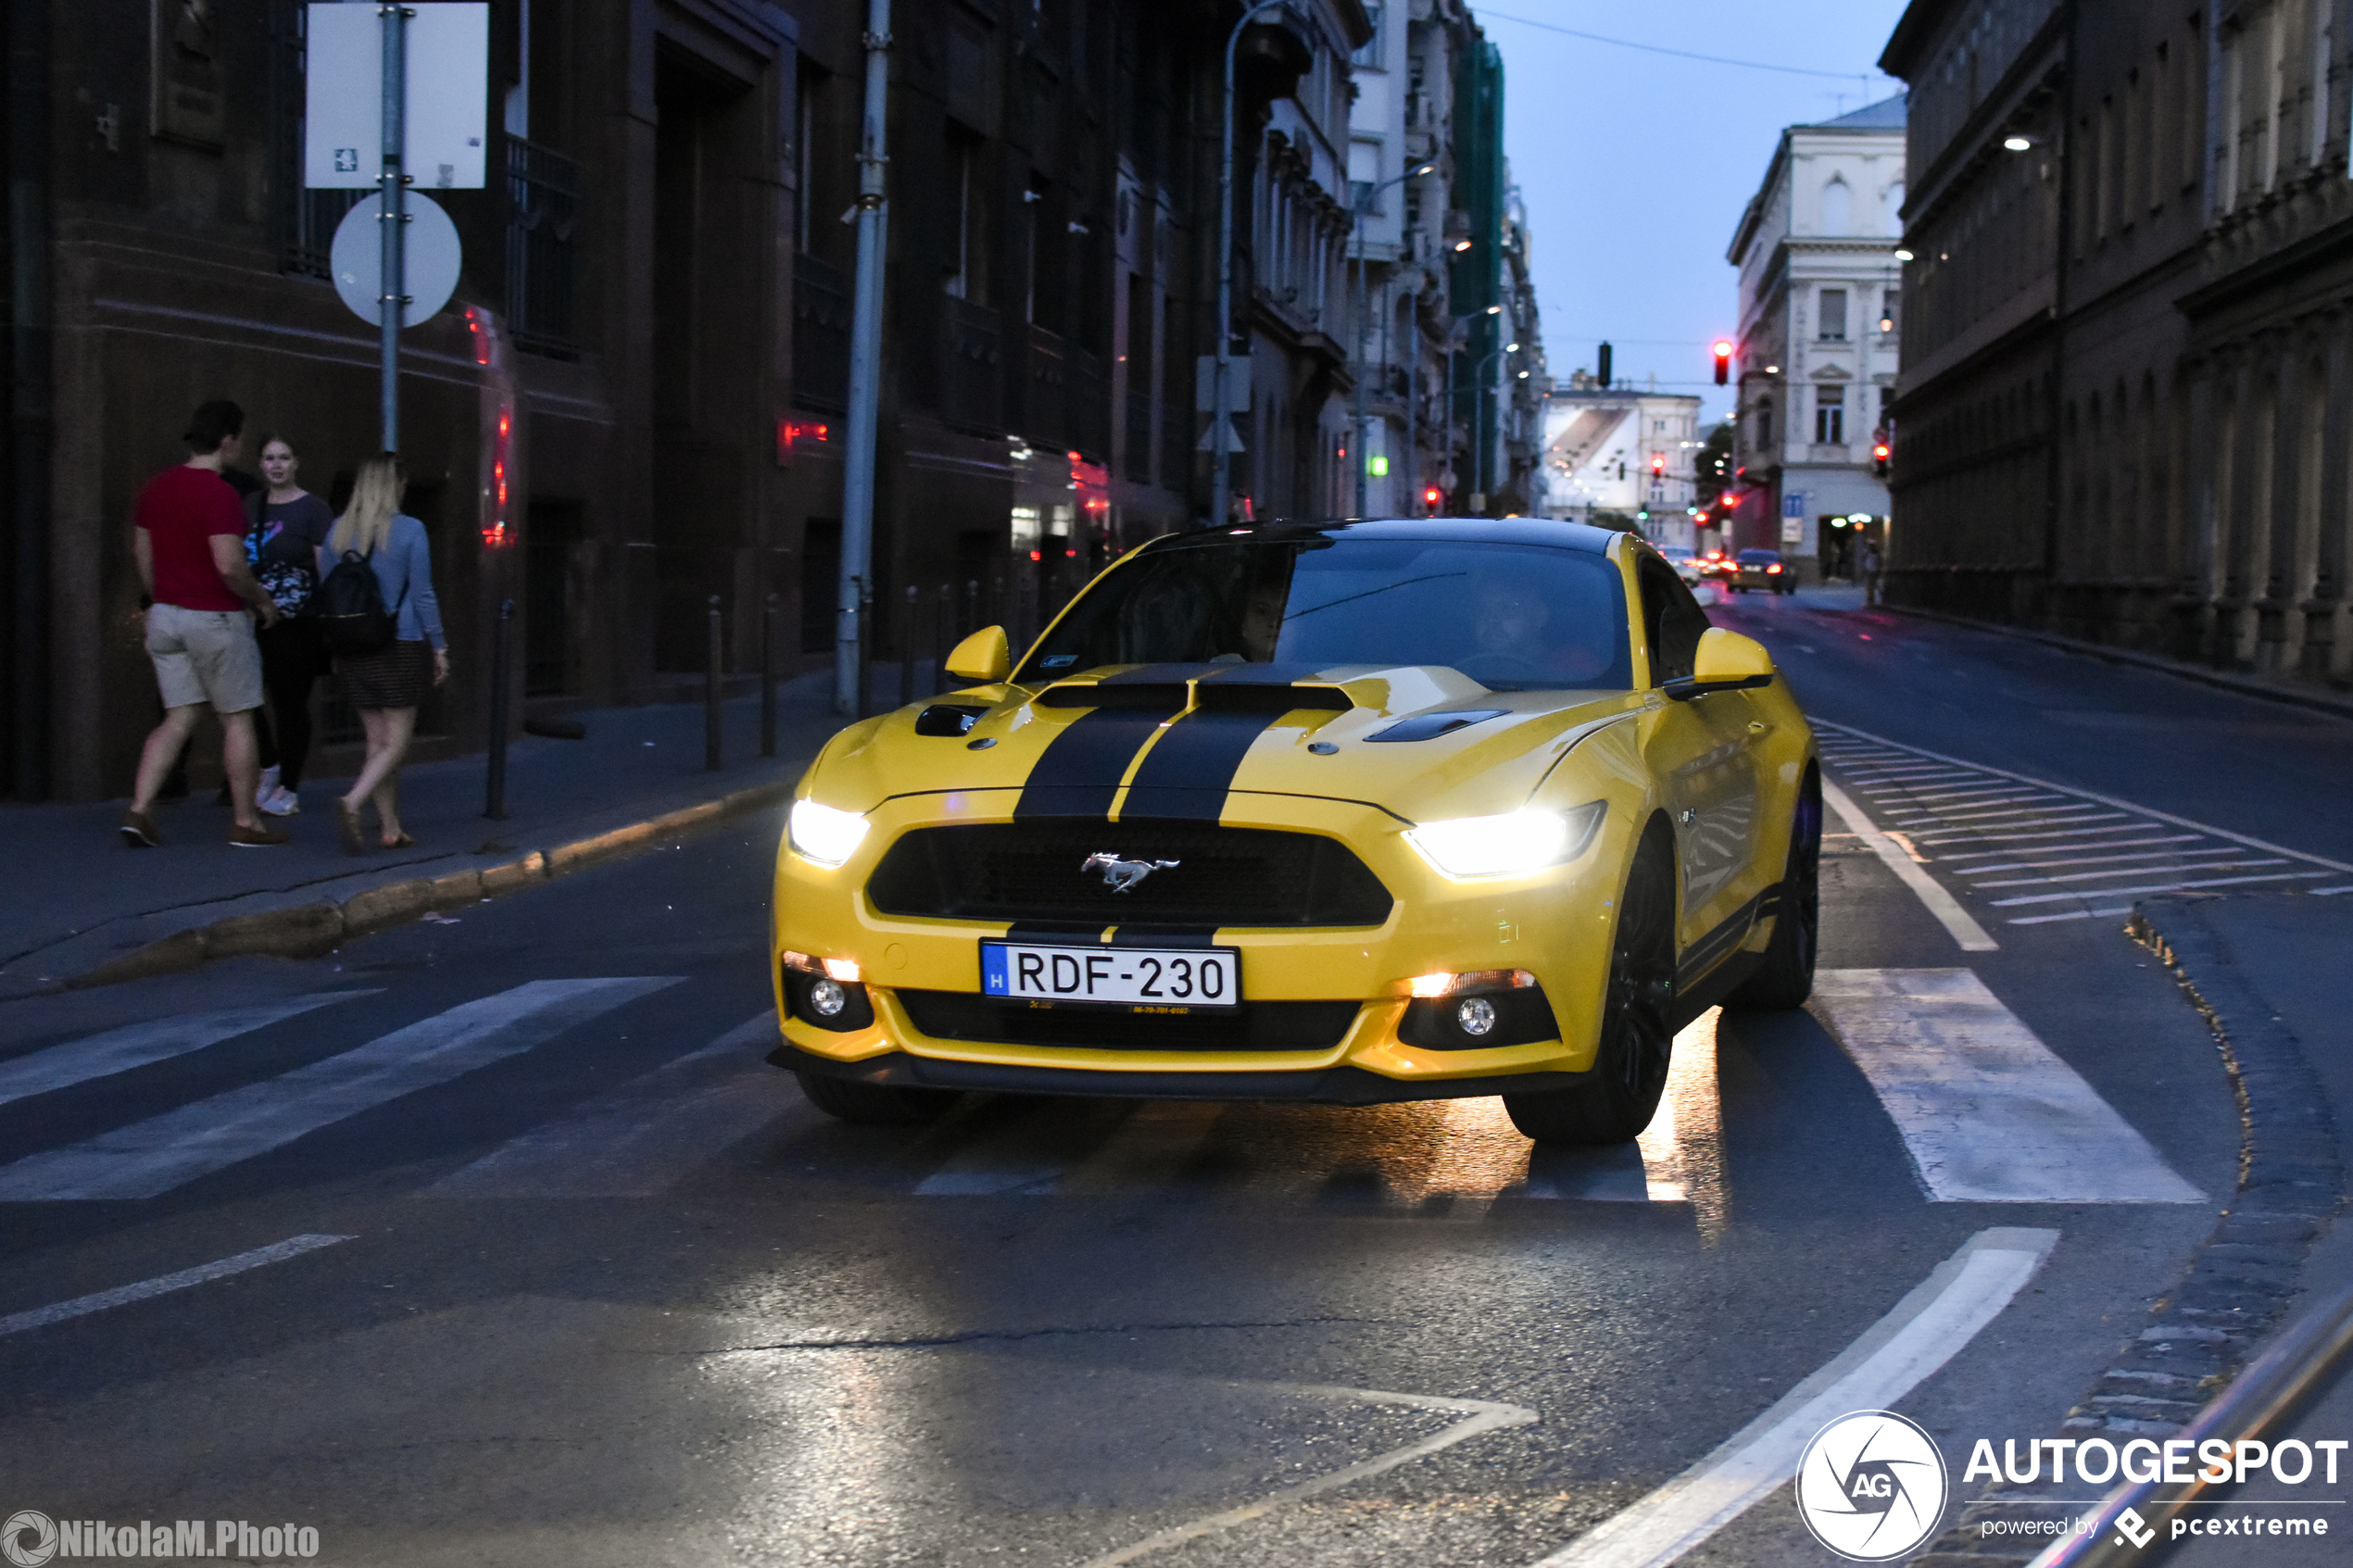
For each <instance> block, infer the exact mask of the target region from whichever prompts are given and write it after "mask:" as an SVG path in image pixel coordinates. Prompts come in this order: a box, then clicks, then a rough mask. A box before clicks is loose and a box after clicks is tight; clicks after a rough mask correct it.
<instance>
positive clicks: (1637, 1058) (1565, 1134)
mask: <svg viewBox="0 0 2353 1568" xmlns="http://www.w3.org/2000/svg"><path fill="white" fill-rule="evenodd" d="M1674 996H1675V851H1674V847H1673V839H1672V837H1671V836H1670V835H1669V834H1667V831H1666V830H1665V829H1664V828H1663V827H1654V828H1653V829H1651V831H1650V832H1648V833H1646V834H1643V835H1642V847H1640V848H1638V849H1637V850H1635V852H1634V864H1633V867H1632V869H1630V870H1629V872H1627V873H1626V894H1625V897H1624V898H1623V899H1622V900H1621V902H1620V904H1619V908H1618V915H1617V931H1616V933H1615V934H1614V935H1612V937H1611V953H1610V966H1609V982H1608V985H1607V987H1606V988H1605V989H1604V992H1603V994H1602V1019H1601V1040H1600V1043H1599V1045H1598V1046H1597V1047H1596V1048H1595V1050H1594V1053H1593V1074H1592V1079H1591V1080H1590V1081H1589V1082H1587V1083H1584V1084H1582V1085H1579V1086H1578V1087H1576V1088H1573V1089H1560V1090H1555V1091H1554V1092H1552V1093H1550V1094H1543V1093H1538V1094H1524V1095H1505V1096H1504V1110H1505V1112H1506V1113H1508V1114H1509V1115H1510V1117H1511V1119H1512V1125H1513V1126H1515V1127H1517V1128H1518V1129H1519V1130H1520V1131H1521V1132H1522V1133H1523V1134H1525V1135H1528V1136H1529V1137H1531V1138H1533V1139H1535V1140H1536V1141H1537V1142H1538V1143H1551V1144H1624V1143H1631V1142H1633V1140H1634V1137H1635V1135H1637V1134H1638V1133H1640V1132H1641V1131H1642V1129H1643V1128H1644V1127H1647V1126H1649V1125H1650V1123H1651V1118H1652V1117H1653V1116H1654V1115H1655V1114H1656V1113H1657V1110H1658V1098H1659V1095H1660V1094H1661V1092H1663V1091H1664V1090H1665V1089H1666V1087H1667V1055H1668V1053H1669V1052H1670V1051H1671V1050H1672V1049H1673V1048H1674V1044H1675V1036H1674V1034H1673V1032H1672V1031H1670V1030H1669V1029H1668V1028H1667V1005H1668V1003H1669V1002H1671V1001H1672V1000H1673V999H1674Z"/></svg>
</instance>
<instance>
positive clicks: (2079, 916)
mask: <svg viewBox="0 0 2353 1568" xmlns="http://www.w3.org/2000/svg"><path fill="white" fill-rule="evenodd" d="M2132 912H2133V906H2132V905H2130V904H2119V905H2118V906H2116V908H2114V909H2070V910H2068V911H2067V913H2065V914H2063V915H2018V916H2015V917H2013V918H2012V919H2011V920H2010V921H2009V922H2007V923H2008V924H2011V925H2048V924H2049V923H2050V922H2053V921H2055V920H2103V919H2105V918H2107V917H2108V916H2109V915H2129V914H2131V913H2132Z"/></svg>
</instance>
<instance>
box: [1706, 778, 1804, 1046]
mask: <svg viewBox="0 0 2353 1568" xmlns="http://www.w3.org/2000/svg"><path fill="white" fill-rule="evenodd" d="M1821 928H1822V777H1821V774H1820V773H1818V772H1817V771H1815V770H1813V769H1812V768H1808V769H1806V782H1805V783H1804V784H1800V785H1799V786H1798V791H1797V811H1796V814H1795V816H1794V817H1793V819H1792V820H1791V822H1790V834H1789V869H1788V870H1787V871H1786V872H1783V873H1782V876H1781V907H1780V912H1779V913H1777V914H1776V915H1775V916H1774V917H1773V938H1772V940H1771V942H1769V943H1768V944H1767V946H1766V948H1765V961H1764V962H1763V963H1761V964H1759V965H1758V966H1757V968H1756V972H1755V973H1754V974H1752V975H1750V976H1749V977H1748V978H1747V979H1746V980H1743V981H1742V982H1741V985H1740V989H1739V990H1737V991H1734V992H1733V993H1732V994H1731V995H1730V996H1729V997H1725V998H1724V1005H1725V1006H1726V1007H1730V1008H1738V1009H1742V1010H1753V1011H1765V1010H1773V1009H1781V1008H1794V1007H1803V1006H1805V1005H1806V997H1810V996H1812V995H1813V994H1814V959H1815V955H1816V953H1817V952H1818V950H1819V948H1820V945H1821Z"/></svg>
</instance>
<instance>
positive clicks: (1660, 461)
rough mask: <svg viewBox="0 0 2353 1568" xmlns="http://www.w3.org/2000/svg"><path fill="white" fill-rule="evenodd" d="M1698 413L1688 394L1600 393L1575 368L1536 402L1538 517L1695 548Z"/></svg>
mask: <svg viewBox="0 0 2353 1568" xmlns="http://www.w3.org/2000/svg"><path fill="white" fill-rule="evenodd" d="M1699 413H1700V400H1699V399H1698V398H1697V397H1695V396H1692V395H1688V394H1682V393H1664V392H1640V391H1636V390H1635V389H1633V388H1631V387H1615V388H1607V389H1604V388H1603V387H1600V386H1597V385H1595V384H1594V383H1593V380H1592V377H1591V376H1588V375H1587V374H1586V373H1585V372H1583V371H1581V370H1579V371H1578V372H1576V373H1575V374H1573V375H1571V376H1570V377H1569V380H1568V384H1567V386H1565V387H1556V388H1554V390H1553V392H1552V395H1550V396H1549V397H1548V398H1546V399H1545V402H1544V411H1543V432H1544V442H1543V458H1542V463H1543V467H1544V469H1545V470H1547V471H1546V475H1545V480H1546V495H1547V497H1548V499H1547V502H1546V505H1545V513H1544V515H1546V516H1547V517H1558V518H1567V519H1569V520H1570V521H1576V522H1590V523H1594V524H1596V525H1599V526H1602V527H1619V528H1638V529H1640V530H1641V531H1642V536H1643V537H1644V538H1646V539H1649V540H1651V541H1652V542H1654V543H1655V544H1660V545H1681V546H1686V547H1696V546H1697V545H1698V543H1699V537H1698V533H1697V532H1696V525H1695V520H1694V518H1693V517H1692V508H1693V503H1694V501H1695V499H1696V488H1695V486H1696V482H1697V477H1698V476H1697V474H1696V471H1695V470H1694V468H1693V463H1694V461H1695V459H1696V457H1697V455H1698V453H1699V450H1700V447H1701V445H1702V440H1701V436H1700V431H1699Z"/></svg>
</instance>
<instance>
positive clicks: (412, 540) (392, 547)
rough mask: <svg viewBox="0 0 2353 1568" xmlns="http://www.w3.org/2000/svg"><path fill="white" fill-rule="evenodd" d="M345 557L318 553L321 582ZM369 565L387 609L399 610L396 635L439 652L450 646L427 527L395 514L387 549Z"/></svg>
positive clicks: (377, 555)
mask: <svg viewBox="0 0 2353 1568" xmlns="http://www.w3.org/2000/svg"><path fill="white" fill-rule="evenodd" d="M341 559H342V557H340V556H338V555H336V554H335V553H334V552H333V551H332V550H326V549H321V551H320V552H319V576H320V579H321V581H322V582H323V581H324V580H325V578H326V575H327V573H329V572H330V571H333V570H334V569H335V563H336V562H337V561H339V560H341ZM369 564H370V565H371V566H372V567H374V568H375V571H376V587H377V590H378V591H379V592H381V593H382V594H383V595H384V608H386V609H389V608H392V607H393V606H394V605H398V606H399V607H400V627H399V630H398V631H396V633H393V634H394V635H395V636H396V637H398V638H399V639H400V641H402V642H404V643H413V642H416V641H418V640H420V639H422V640H424V641H427V642H430V643H432V644H433V646H434V651H436V652H438V651H440V650H441V649H443V648H446V647H447V646H449V639H448V638H447V637H446V636H444V635H443V634H442V631H441V600H440V599H439V598H438V597H436V596H434V591H433V544H432V541H430V540H428V539H427V538H426V537H425V525H424V524H423V523H422V522H419V521H417V520H416V519H415V518H413V517H410V516H409V514H408V513H406V512H396V513H394V514H393V519H392V526H391V528H389V529H388V530H386V531H385V533H384V548H382V549H380V550H378V551H377V552H376V554H375V557H374V558H373V559H372V560H371V561H370V563H369ZM404 592H405V593H406V595H407V597H406V598H403V597H402V595H403V594H404Z"/></svg>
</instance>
